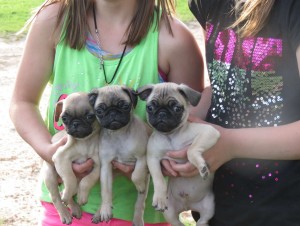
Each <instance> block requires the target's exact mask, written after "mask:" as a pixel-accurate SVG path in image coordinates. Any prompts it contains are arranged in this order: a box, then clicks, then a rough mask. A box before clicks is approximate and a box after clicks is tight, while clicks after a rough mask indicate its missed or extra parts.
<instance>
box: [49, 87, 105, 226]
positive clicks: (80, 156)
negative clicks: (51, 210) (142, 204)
mask: <svg viewBox="0 0 300 226" xmlns="http://www.w3.org/2000/svg"><path fill="white" fill-rule="evenodd" d="M60 117H61V118H62V122H63V125H64V127H65V129H64V130H63V131H60V132H58V133H56V134H55V135H54V136H53V138H52V142H57V141H58V140H60V139H61V138H63V137H64V136H67V143H66V144H65V145H63V146H61V147H59V148H58V150H57V151H56V153H55V154H54V155H53V157H52V160H53V162H54V165H52V164H50V163H48V162H46V161H44V162H43V175H44V181H45V184H46V186H47V188H48V190H49V192H50V195H51V198H52V201H53V204H54V206H55V208H56V209H57V211H58V213H59V215H60V219H61V222H62V223H64V224H71V223H72V215H73V216H74V217H76V218H81V210H80V207H79V205H83V204H85V203H86V202H87V199H88V194H89V190H90V189H91V187H92V186H93V185H94V184H95V183H96V182H97V181H98V179H99V177H100V165H99V155H98V150H99V146H98V145H99V133H100V131H99V130H100V127H99V123H98V122H97V120H96V117H95V114H94V111H93V108H92V106H91V105H90V103H89V97H88V93H83V92H82V93H79V92H77V93H72V94H70V95H69V96H68V97H67V98H66V99H64V100H61V101H59V102H58V103H57V105H56V110H55V120H56V121H58V120H59V118H60ZM88 158H91V159H93V161H94V167H93V169H92V171H91V172H90V173H89V174H88V175H87V176H85V177H84V178H82V179H81V181H80V182H79V184H78V181H77V178H76V176H75V174H74V172H73V170H72V163H73V162H77V163H81V162H84V161H86V160H87V159H88ZM58 175H59V176H60V177H61V179H62V181H63V183H64V186H65V188H64V191H63V194H62V196H60V193H59V190H58V181H57V178H58ZM77 193H78V204H79V205H78V204H77V203H75V202H74V201H73V196H74V195H75V194H77ZM64 203H65V204H68V205H69V207H70V208H71V211H72V215H71V214H70V212H69V211H68V209H67V207H66V206H65V205H64Z"/></svg>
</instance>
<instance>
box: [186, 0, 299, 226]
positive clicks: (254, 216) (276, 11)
mask: <svg viewBox="0 0 300 226" xmlns="http://www.w3.org/2000/svg"><path fill="white" fill-rule="evenodd" d="M233 4H234V0H202V1H201V0H190V8H191V11H192V12H193V14H194V15H195V17H196V18H197V20H198V21H199V22H200V24H201V25H202V27H203V28H205V30H206V32H207V39H206V51H207V53H206V57H207V65H208V72H209V75H210V79H211V86H212V90H213V97H212V104H211V107H210V110H209V113H208V115H207V121H209V122H211V123H214V124H218V125H221V126H223V127H227V128H245V127H270V126H279V125H283V124H287V123H290V122H294V121H297V120H299V119H300V73H299V70H298V66H297V59H296V54H295V53H296V49H297V47H298V46H299V45H300V1H299V0H277V1H276V2H275V5H274V7H273V10H272V11H271V14H270V19H269V21H268V24H267V25H266V26H265V28H264V29H263V30H261V31H260V32H259V34H258V35H256V36H255V37H247V38H245V39H240V38H238V36H237V34H236V31H235V30H233V29H228V26H229V25H231V24H232V22H233V19H234V14H232V13H231V9H232V5H233ZM299 151H300V147H299ZM214 192H215V197H216V212H215V216H214V218H213V220H212V221H211V222H210V226H212V225H218V226H220V225H224V226H233V225H236V226H247V225H251V226H259V225H263V226H276V225H278V226H283V225H287V226H291V225H300V161H268V160H256V159H251V160H249V159H248V160H247V159H235V160H232V161H230V162H228V163H226V164H225V165H223V166H222V167H221V168H220V169H219V170H218V171H217V172H216V175H215V181H214Z"/></svg>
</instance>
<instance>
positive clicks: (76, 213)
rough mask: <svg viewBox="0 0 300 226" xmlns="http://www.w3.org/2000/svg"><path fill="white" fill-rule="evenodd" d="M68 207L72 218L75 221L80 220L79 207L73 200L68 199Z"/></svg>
mask: <svg viewBox="0 0 300 226" xmlns="http://www.w3.org/2000/svg"><path fill="white" fill-rule="evenodd" d="M68 206H69V207H70V209H71V212H72V216H73V217H75V218H77V219H80V218H81V217H82V212H81V209H80V206H79V205H78V204H77V203H76V202H75V201H74V200H73V199H70V201H69V205H68Z"/></svg>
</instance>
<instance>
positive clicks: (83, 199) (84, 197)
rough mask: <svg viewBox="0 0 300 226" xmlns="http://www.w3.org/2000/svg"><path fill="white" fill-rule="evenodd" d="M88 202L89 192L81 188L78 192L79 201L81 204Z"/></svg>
mask: <svg viewBox="0 0 300 226" xmlns="http://www.w3.org/2000/svg"><path fill="white" fill-rule="evenodd" d="M87 202H88V194H86V193H84V192H81V191H80V189H79V191H78V194H77V203H78V205H80V206H83V205H85V204H87Z"/></svg>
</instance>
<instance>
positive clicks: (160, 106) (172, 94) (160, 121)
mask: <svg viewBox="0 0 300 226" xmlns="http://www.w3.org/2000/svg"><path fill="white" fill-rule="evenodd" d="M138 95H139V96H140V98H141V99H142V100H147V103H146V111H147V120H148V123H149V124H150V126H152V127H153V128H155V129H156V130H158V131H160V132H164V133H169V132H172V131H173V130H175V129H176V128H179V127H181V125H183V124H184V123H186V121H187V118H188V115H189V106H190V104H192V105H196V104H197V103H198V102H199V100H200V95H201V94H200V93H198V92H197V91H195V90H192V89H191V88H189V87H187V86H186V85H178V84H175V83H170V82H169V83H160V84H155V85H149V86H145V87H142V88H141V89H139V90H138Z"/></svg>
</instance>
